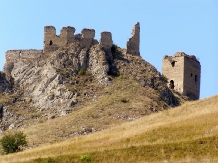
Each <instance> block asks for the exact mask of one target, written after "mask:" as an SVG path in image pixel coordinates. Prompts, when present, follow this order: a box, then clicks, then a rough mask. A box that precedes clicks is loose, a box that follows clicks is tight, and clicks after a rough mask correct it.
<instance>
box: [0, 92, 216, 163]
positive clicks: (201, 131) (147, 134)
mask: <svg viewBox="0 0 218 163" xmlns="http://www.w3.org/2000/svg"><path fill="white" fill-rule="evenodd" d="M217 107H218V96H214V97H211V98H208V99H203V100H199V101H195V102H187V103H186V104H184V105H182V106H180V107H177V108H174V109H170V110H166V111H162V112H159V113H156V114H152V115H149V116H145V117H143V118H140V119H138V120H135V121H132V122H126V123H123V124H120V125H119V126H114V127H112V128H110V129H107V130H104V131H100V132H96V133H93V134H90V135H86V136H79V137H75V138H70V139H68V140H65V141H62V142H59V143H55V144H53V145H44V146H40V147H38V148H34V149H29V150H26V151H23V152H20V153H16V154H10V155H6V156H1V157H0V162H1V163H4V162H25V161H26V162H43V161H44V162H46V161H47V162H48V161H49V160H50V161H51V162H52V161H53V162H55V160H56V162H65V163H66V162H81V160H80V156H82V155H84V154H88V156H87V157H90V158H91V160H92V162H161V161H162V162H163V161H164V160H165V162H166V161H168V162H217V161H218V127H217V126H218V118H217V117H218V108H217ZM63 118H64V117H63ZM54 121H55V120H54ZM40 125H41V124H40ZM47 125H48V126H49V125H50V124H49V123H48V124H47ZM35 130H36V131H37V132H40V130H39V128H35ZM31 132H33V133H34V127H33V128H32V129H28V130H25V133H27V134H31ZM38 134H43V133H38ZM45 136H46V135H45ZM47 137H48V138H47V139H49V135H47ZM47 157H53V158H47ZM37 158H38V159H37ZM43 158H45V159H43ZM33 159H36V160H35V161H32V160H33Z"/></svg>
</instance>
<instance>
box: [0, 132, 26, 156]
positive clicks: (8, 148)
mask: <svg viewBox="0 0 218 163" xmlns="http://www.w3.org/2000/svg"><path fill="white" fill-rule="evenodd" d="M0 142H1V144H2V148H3V152H4V153H6V154H8V153H14V152H18V151H20V150H21V149H22V148H21V147H22V146H25V145H27V141H26V135H25V134H24V133H23V132H17V133H14V134H8V135H5V136H3V137H2V139H1V141H0Z"/></svg>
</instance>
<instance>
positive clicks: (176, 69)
mask: <svg viewBox="0 0 218 163" xmlns="http://www.w3.org/2000/svg"><path fill="white" fill-rule="evenodd" d="M162 74H163V75H164V76H166V78H167V79H168V82H169V87H170V88H171V89H174V90H175V91H177V92H179V93H181V94H183V95H186V96H188V97H189V98H191V99H194V100H196V99H199V96H200V79H201V78H200V75H201V65H200V62H199V61H198V60H197V59H196V57H195V56H194V55H187V54H185V53H184V52H177V53H175V55H174V56H164V58H163V60H162Z"/></svg>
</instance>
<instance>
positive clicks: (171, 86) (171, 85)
mask: <svg viewBox="0 0 218 163" xmlns="http://www.w3.org/2000/svg"><path fill="white" fill-rule="evenodd" d="M174 87H175V86H174V81H173V80H170V88H171V89H174Z"/></svg>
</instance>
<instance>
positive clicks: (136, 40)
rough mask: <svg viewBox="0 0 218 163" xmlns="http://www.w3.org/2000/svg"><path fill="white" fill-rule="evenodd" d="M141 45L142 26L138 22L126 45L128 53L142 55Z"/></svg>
mask: <svg viewBox="0 0 218 163" xmlns="http://www.w3.org/2000/svg"><path fill="white" fill-rule="evenodd" d="M139 45H140V24H139V22H137V23H136V24H135V26H134V27H133V29H132V37H131V38H130V39H129V41H127V43H126V48H127V53H130V54H133V55H140V52H139Z"/></svg>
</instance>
